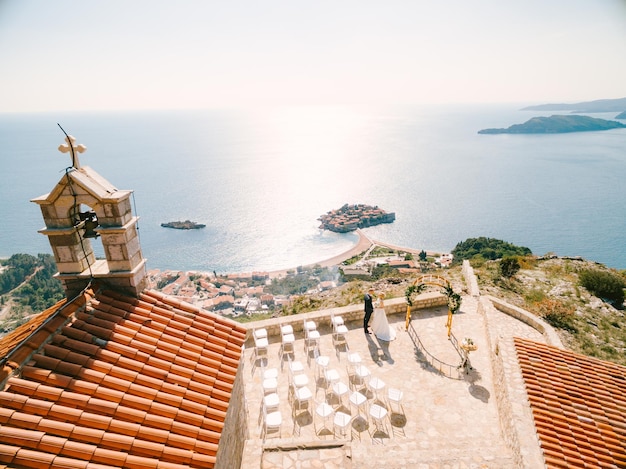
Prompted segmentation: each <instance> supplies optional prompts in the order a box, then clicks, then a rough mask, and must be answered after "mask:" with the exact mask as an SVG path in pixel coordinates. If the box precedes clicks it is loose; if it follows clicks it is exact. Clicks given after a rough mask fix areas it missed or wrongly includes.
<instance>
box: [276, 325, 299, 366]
mask: <svg viewBox="0 0 626 469" xmlns="http://www.w3.org/2000/svg"><path fill="white" fill-rule="evenodd" d="M295 341H296V338H295V336H294V335H293V327H291V324H285V325H283V326H280V350H279V358H280V361H281V365H280V366H281V369H282V366H283V363H282V362H283V357H284V356H285V354H288V355H290V356H291V355H293V354H294V348H293V344H294V342H295Z"/></svg>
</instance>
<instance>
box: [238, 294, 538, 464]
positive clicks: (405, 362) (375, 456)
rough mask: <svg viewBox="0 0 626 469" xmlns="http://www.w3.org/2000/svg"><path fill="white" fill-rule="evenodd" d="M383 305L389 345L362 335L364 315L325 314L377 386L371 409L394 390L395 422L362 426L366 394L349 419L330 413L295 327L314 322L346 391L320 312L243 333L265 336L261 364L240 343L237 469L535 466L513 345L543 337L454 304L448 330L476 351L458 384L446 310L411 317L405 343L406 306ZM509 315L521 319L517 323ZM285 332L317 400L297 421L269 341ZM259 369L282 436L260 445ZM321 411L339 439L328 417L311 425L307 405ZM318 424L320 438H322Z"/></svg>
mask: <svg viewBox="0 0 626 469" xmlns="http://www.w3.org/2000/svg"><path fill="white" fill-rule="evenodd" d="M386 303H387V314H388V318H389V322H390V325H391V326H392V327H394V328H395V329H396V331H397V338H396V340H394V341H392V342H384V341H380V340H378V339H377V338H376V337H375V336H374V335H366V334H364V332H363V329H362V319H360V318H362V311H361V309H362V307H357V306H353V307H351V308H343V309H341V308H340V309H338V310H335V311H334V312H335V314H337V312H339V313H344V314H345V316H344V317H345V318H346V325H347V327H348V334H347V344H348V346H349V351H350V352H357V353H358V354H359V355H360V357H361V359H362V364H363V365H365V366H366V367H367V368H368V370H369V371H370V372H371V376H373V377H377V378H379V379H381V380H382V381H384V383H385V384H386V387H385V389H384V390H383V391H382V392H380V393H379V395H378V399H379V400H381V401H383V403H386V402H385V401H386V399H385V397H386V395H387V389H389V388H395V389H399V390H401V391H402V392H403V394H404V397H403V401H402V404H403V411H404V412H398V411H397V410H396V411H392V412H390V415H389V417H390V418H388V419H387V420H386V422H385V423H386V428H384V429H377V428H376V427H375V426H374V424H373V421H372V418H371V417H370V416H369V415H368V412H367V408H368V407H369V406H371V405H372V403H374V402H375V401H376V400H377V399H376V396H374V395H373V393H372V392H371V391H367V392H366V395H367V397H368V400H367V403H366V405H365V410H362V411H361V415H358V413H357V411H356V409H355V408H354V407H353V406H352V407H351V406H350V403H349V401H348V399H347V397H344V398H343V401H342V404H341V405H340V404H339V402H338V400H337V398H336V396H333V395H332V394H329V391H328V389H327V388H326V387H325V384H324V383H323V380H317V381H316V374H315V363H314V360H307V354H306V353H305V351H304V338H303V332H302V320H303V319H305V318H313V320H315V322H316V323H317V328H318V331H319V332H320V333H321V342H320V352H321V354H322V355H326V356H328V357H330V364H329V368H334V369H336V370H337V371H338V372H339V374H340V379H341V381H342V382H344V383H345V384H349V383H350V382H351V378H350V377H349V374H348V367H347V365H348V361H347V356H346V353H345V351H344V350H343V349H342V350H338V349H336V348H335V347H334V345H333V340H332V332H331V327H330V316H329V312H328V311H326V312H316V313H309V314H306V315H298V316H289V317H284V318H280V319H277V320H273V321H270V322H269V323H267V322H266V321H264V323H266V324H263V325H262V324H260V323H256V324H252V325H251V326H256V327H258V326H262V327H265V326H269V325H271V326H272V327H270V328H269V329H268V331H269V333H270V337H269V342H270V344H269V351H268V356H267V361H265V360H258V361H255V360H254V357H253V353H254V350H253V349H254V342H253V341H252V340H251V339H249V340H248V341H247V343H246V351H245V357H244V359H243V368H242V370H241V371H242V372H243V373H244V380H245V381H244V383H245V384H244V386H245V398H246V406H247V413H248V424H249V429H248V431H249V436H248V438H249V439H248V440H247V442H246V448H245V450H244V455H243V462H242V467H243V468H246V469H248V468H283V467H284V468H314V467H325V468H327V469H332V468H363V469H374V468H382V467H384V468H387V469H399V468H447V467H461V468H462V467H468V468H469V467H476V468H512V467H542V466H543V464H544V463H543V457H542V455H541V452H540V449H539V445H538V441H537V437H536V435H535V432H534V426H533V425H532V418H531V416H530V411H529V406H528V401H527V397H526V394H525V390H524V386H523V382H522V381H521V379H519V367H518V366H517V362H516V359H515V352H514V350H513V345H512V336H513V335H516V336H518V337H524V338H529V339H532V340H535V341H541V342H550V337H547V336H546V332H545V331H544V330H542V328H543V326H544V325H543V324H534V327H531V326H529V325H528V324H526V322H523V321H520V320H519V319H517V318H514V317H512V316H511V314H512V313H511V311H509V312H508V314H505V313H503V312H500V311H499V310H497V309H496V308H495V307H493V305H492V304H491V302H490V301H489V300H486V299H485V298H479V297H478V296H475V297H472V296H464V297H463V304H462V306H461V310H460V312H459V313H457V314H456V315H455V316H454V320H453V325H452V331H453V334H454V335H455V336H456V337H457V338H458V340H459V341H461V340H462V339H463V338H465V337H471V338H472V339H473V340H474V342H475V343H476V344H477V345H478V350H477V351H475V352H472V353H471V355H470V358H471V364H472V366H473V369H472V370H469V371H468V372H467V373H465V372H464V370H462V369H458V368H457V366H458V365H460V363H461V357H460V355H459V354H458V353H457V351H456V350H455V348H454V347H453V345H452V343H451V342H450V341H449V340H448V338H447V333H446V327H445V324H446V320H447V308H446V307H445V306H438V307H430V308H427V309H421V310H417V311H414V312H413V315H412V321H411V326H410V328H409V332H407V331H405V327H404V326H405V315H404V314H403V313H402V311H404V310H405V308H406V306H405V305H404V299H395V300H391V301H388V302H386ZM499 306H503V305H499ZM359 313H360V318H359ZM519 314H521V315H523V312H522V313H519ZM522 319H525V318H522ZM293 321H297V322H293ZM283 323H291V324H292V325H293V328H294V331H295V336H296V341H295V345H294V350H295V353H294V359H295V360H298V361H300V362H301V363H302V364H303V365H304V370H305V372H306V374H307V376H308V387H309V389H310V390H311V392H312V394H313V397H314V399H315V400H314V401H313V402H312V404H311V405H310V406H309V407H308V408H305V409H304V410H301V411H299V412H296V413H295V414H294V413H293V412H292V407H291V405H290V403H289V398H288V396H289V371H288V361H286V359H285V360H284V361H283V362H281V359H280V353H279V352H280V347H281V340H280V335H279V334H277V333H276V331H277V330H278V325H280V324H283ZM537 328H538V329H539V330H537ZM272 331H273V332H274V333H272ZM417 337H419V341H421V343H422V344H423V347H424V348H425V350H427V351H428V353H430V354H432V356H434V357H436V358H437V359H438V360H440V361H441V362H443V363H444V365H441V364H439V363H437V362H433V361H432V360H430V363H429V362H428V361H429V360H428V357H427V353H426V354H425V352H423V351H422V349H420V348H419V347H417V345H416V344H417V343H418V341H417ZM494 352H495V353H494ZM260 363H263V364H264V365H265V366H266V367H267V368H277V369H278V395H279V398H280V411H281V414H282V426H281V431H280V434H278V433H277V432H272V433H268V435H267V438H266V439H265V441H263V439H262V426H261V422H262V414H261V399H262V396H263V390H262V381H263V380H262V373H263V368H262V367H261V366H255V365H256V364H260ZM432 363H435V364H436V366H435V367H434V366H432ZM445 364H447V365H449V366H447V365H445ZM494 377H495V378H494ZM359 387H360V388H361V389H363V388H362V386H359ZM324 400H327V401H328V402H330V403H331V404H333V406H334V407H335V408H336V410H343V411H345V412H350V413H351V414H352V416H353V419H352V421H351V425H350V431H349V432H347V434H346V437H341V436H338V437H336V436H335V435H333V432H332V430H333V425H332V417H331V420H329V421H327V422H323V419H321V418H320V417H318V416H317V415H316V413H315V408H316V407H317V404H318V403H320V402H322V401H324ZM342 408H343V409H342ZM324 423H326V425H325V426H326V427H329V428H330V431H328V430H324V429H323V427H324V425H323V424H324Z"/></svg>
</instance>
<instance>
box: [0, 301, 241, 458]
mask: <svg viewBox="0 0 626 469" xmlns="http://www.w3.org/2000/svg"><path fill="white" fill-rule="evenodd" d="M29 324H30V323H29ZM40 326H41V327H40ZM245 333H246V329H245V328H244V327H242V326H241V325H239V324H237V323H235V322H233V321H230V320H228V319H225V318H222V317H221V316H218V315H214V314H212V313H208V312H206V311H202V310H200V309H198V308H195V307H193V306H191V305H189V304H186V303H182V302H180V301H177V300H172V299H170V298H168V297H166V296H165V295H163V294H161V293H157V292H152V291H146V292H144V293H143V294H141V295H140V296H139V298H131V297H125V296H122V295H119V294H117V293H114V292H111V291H97V292H95V293H94V292H93V291H88V292H87V293H86V294H85V295H84V296H82V297H80V298H79V299H77V300H75V301H73V302H71V303H68V304H65V303H64V302H61V303H59V304H58V305H56V306H55V307H54V308H51V309H50V310H47V311H46V312H44V313H42V315H40V316H38V317H37V318H36V322H35V323H33V324H30V325H28V327H22V328H21V330H17V331H15V332H14V333H13V334H10V335H9V336H7V337H5V338H3V339H2V340H0V351H2V353H3V355H2V357H5V359H3V361H2V369H1V370H0V383H1V384H2V387H1V388H0V389H1V391H0V467H5V466H4V465H6V466H7V467H34V466H33V464H34V465H35V466H37V467H67V468H73V467H76V468H87V467H96V465H97V467H98V468H104V467H127V468H134V467H158V468H182V467H202V468H205V467H213V466H214V464H215V456H216V454H217V447H218V444H219V441H220V436H221V432H222V429H223V426H224V420H225V416H226V410H227V409H228V405H229V401H230V397H231V392H232V389H233V383H234V381H235V376H236V373H237V367H238V364H239V359H240V356H241V353H242V345H243V343H244V340H245ZM9 353H10V355H9V356H7V354H9Z"/></svg>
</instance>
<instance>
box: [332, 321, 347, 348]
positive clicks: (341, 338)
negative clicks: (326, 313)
mask: <svg viewBox="0 0 626 469" xmlns="http://www.w3.org/2000/svg"><path fill="white" fill-rule="evenodd" d="M330 322H331V323H332V326H333V333H332V336H333V346H334V347H335V350H336V351H337V345H338V344H346V345H347V341H346V335H347V334H348V328H347V327H346V325H345V324H344V323H343V318H342V317H341V316H335V314H334V313H330ZM337 357H339V353H338V352H337Z"/></svg>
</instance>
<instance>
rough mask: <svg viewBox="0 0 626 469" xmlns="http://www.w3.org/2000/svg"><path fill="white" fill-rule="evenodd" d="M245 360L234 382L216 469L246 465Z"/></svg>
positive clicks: (228, 468)
mask: <svg viewBox="0 0 626 469" xmlns="http://www.w3.org/2000/svg"><path fill="white" fill-rule="evenodd" d="M243 363H244V360H243V354H242V359H241V360H240V362H239V368H238V369H237V377H236V378H235V382H234V384H233V390H232V392H231V395H230V402H229V403H228V410H227V411H226V420H225V421H224V428H223V429H222V435H221V436H220V443H219V447H218V449H217V455H216V462H215V469H232V468H234V467H246V466H243V465H242V455H243V453H244V446H245V443H246V440H247V439H248V435H249V431H248V409H247V406H246V400H245V389H244V378H243V374H244V372H245V371H244V369H243V368H244V365H243Z"/></svg>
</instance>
